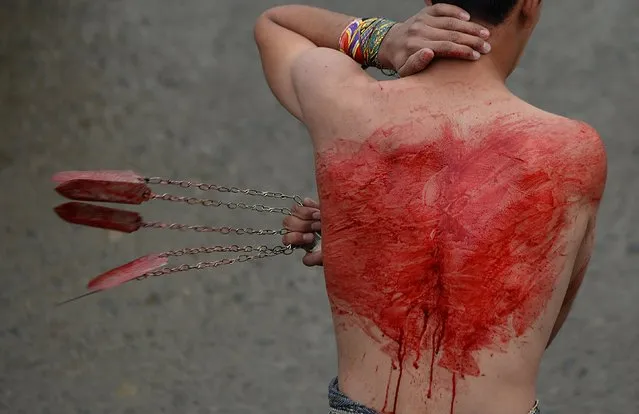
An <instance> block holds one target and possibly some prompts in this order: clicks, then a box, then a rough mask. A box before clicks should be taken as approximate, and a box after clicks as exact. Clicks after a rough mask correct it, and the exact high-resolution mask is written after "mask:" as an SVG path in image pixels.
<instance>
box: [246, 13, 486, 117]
mask: <svg viewBox="0 0 639 414" xmlns="http://www.w3.org/2000/svg"><path fill="white" fill-rule="evenodd" d="M469 18H470V17H469V16H468V14H467V13H465V12H464V11H463V10H461V9H459V8H458V7H455V6H450V5H446V4H438V5H435V6H429V7H426V8H425V9H423V10H422V11H421V12H419V13H418V14H417V15H415V16H413V17H412V18H410V19H408V20H407V21H405V22H403V23H395V22H391V21H389V20H386V19H374V20H367V22H371V21H372V22H373V24H371V26H370V27H371V29H372V30H373V32H374V33H373V36H370V37H369V39H373V40H372V41H371V44H372V45H373V46H372V48H373V49H374V47H375V45H377V46H378V48H377V49H376V50H375V52H376V53H374V56H370V57H369V60H370V61H366V59H363V55H361V54H359V55H358V54H357V53H355V52H354V51H353V50H352V49H348V50H344V51H343V57H342V59H340V60H339V62H334V61H333V62H331V65H332V68H331V70H332V71H333V74H334V75H335V76H336V77H338V78H340V79H351V80H355V79H358V78H359V79H362V80H364V79H370V80H372V78H368V77H367V75H366V74H365V72H364V71H363V70H362V65H365V66H375V67H377V68H379V69H389V70H394V71H397V72H398V73H399V74H400V75H401V76H409V75H411V74H414V73H417V72H420V71H422V70H424V69H425V68H426V67H427V66H428V64H429V63H430V61H431V60H432V59H433V57H434V56H441V57H454V58H462V59H470V60H475V59H478V58H479V56H480V54H479V53H478V51H479V52H482V53H487V52H488V51H489V50H490V48H489V47H487V46H486V45H487V44H486V42H485V40H484V39H486V38H488V36H489V33H488V31H487V30H486V29H485V28H484V27H482V26H479V25H477V24H475V23H471V22H469V21H468V19H469ZM355 21H356V18H355V17H353V16H348V15H345V14H340V13H334V12H331V11H328V10H323V9H319V8H314V7H308V6H298V5H290V6H280V7H275V8H273V9H269V10H267V11H266V12H264V13H263V14H262V15H261V16H260V17H259V18H258V20H257V22H256V24H255V41H256V43H257V46H258V49H259V52H260V57H261V61H262V67H263V70H264V74H265V76H266V80H267V82H268V84H269V87H270V88H271V90H272V91H273V94H274V95H275V96H276V98H277V99H278V100H279V101H280V103H281V104H282V105H283V106H284V107H285V108H286V109H287V110H288V111H289V112H290V113H291V114H292V115H294V116H295V117H296V118H298V119H300V120H302V113H301V109H300V105H299V102H298V99H297V96H296V93H295V87H294V82H293V67H294V65H295V64H296V62H297V61H298V60H299V59H300V57H301V56H302V55H304V54H305V53H306V52H308V51H310V50H312V49H317V48H328V49H333V50H337V51H339V50H340V38H342V39H344V37H342V34H343V33H344V31H345V29H346V28H347V27H349V26H350V25H351V23H353V22H355ZM375 39H377V40H379V43H375V42H376V40H375ZM334 60H335V59H334Z"/></svg>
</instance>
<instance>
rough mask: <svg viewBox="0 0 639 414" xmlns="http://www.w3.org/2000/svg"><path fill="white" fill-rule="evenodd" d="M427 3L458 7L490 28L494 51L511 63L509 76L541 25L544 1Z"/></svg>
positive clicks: (450, 0) (431, 0)
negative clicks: (533, 33)
mask: <svg viewBox="0 0 639 414" xmlns="http://www.w3.org/2000/svg"><path fill="white" fill-rule="evenodd" d="M426 3H427V4H429V5H431V4H437V3H447V4H452V5H455V6H457V7H460V8H462V9H464V10H466V11H467V12H468V13H469V14H470V16H471V19H472V20H473V21H475V22H477V23H481V24H483V25H486V26H489V27H491V41H490V42H491V44H492V46H493V50H494V52H498V50H499V52H498V53H500V54H502V55H503V56H502V59H501V60H510V61H512V62H511V64H512V67H511V68H508V70H509V73H510V72H511V71H512V70H514V68H515V66H516V65H517V63H518V61H519V58H520V57H521V55H522V54H523V51H524V49H525V48H526V45H527V44H528V40H529V39H530V36H531V35H532V32H533V30H534V29H535V26H537V23H538V22H539V17H540V14H541V3H542V0H426Z"/></svg>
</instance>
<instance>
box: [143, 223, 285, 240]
mask: <svg viewBox="0 0 639 414" xmlns="http://www.w3.org/2000/svg"><path fill="white" fill-rule="evenodd" d="M141 227H142V228H150V229H162V230H164V229H166V230H178V231H196V232H199V233H221V234H231V233H235V234H237V235H238V236H242V235H245V234H251V235H258V236H276V235H280V236H283V235H285V234H287V233H289V230H287V229H280V230H268V229H253V228H251V227H246V228H239V229H237V228H233V227H211V226H199V225H195V226H192V225H187V224H179V223H162V222H159V221H155V222H151V223H142V225H141Z"/></svg>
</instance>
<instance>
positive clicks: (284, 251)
mask: <svg viewBox="0 0 639 414" xmlns="http://www.w3.org/2000/svg"><path fill="white" fill-rule="evenodd" d="M294 249H295V248H294V247H291V246H275V247H272V248H271V247H267V246H259V247H253V246H244V247H240V246H226V247H225V246H214V247H198V248H194V249H180V250H174V251H169V252H165V253H164V256H182V255H185V254H200V253H212V252H245V253H251V252H257V254H253V255H248V254H241V255H239V256H237V257H234V258H231V259H220V260H214V261H210V262H200V263H196V264H182V265H179V266H175V267H164V268H162V269H159V270H154V271H152V272H148V273H145V274H143V275H142V276H139V277H137V278H136V280H143V279H146V278H148V277H155V276H166V275H169V274H171V273H177V272H186V271H189V270H201V269H208V268H211V267H213V268H215V267H218V266H224V265H230V264H233V263H242V262H248V261H249V260H255V259H264V258H266V257H273V256H278V255H286V256H288V255H290V254H292V253H293V250H294Z"/></svg>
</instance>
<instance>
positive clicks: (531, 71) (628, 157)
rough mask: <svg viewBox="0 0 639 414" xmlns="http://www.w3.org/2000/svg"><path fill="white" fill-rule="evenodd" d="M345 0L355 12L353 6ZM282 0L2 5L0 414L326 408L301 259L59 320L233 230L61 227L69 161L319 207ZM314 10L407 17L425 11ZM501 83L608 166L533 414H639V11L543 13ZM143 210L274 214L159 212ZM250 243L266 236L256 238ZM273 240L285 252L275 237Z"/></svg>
mask: <svg viewBox="0 0 639 414" xmlns="http://www.w3.org/2000/svg"><path fill="white" fill-rule="evenodd" d="M343 3H346V4H343ZM273 4H274V2H273V1H270V0H269V1H260V2H257V1H247V0H226V1H222V0H217V1H203V0H191V1H169V0H153V1H151V0H148V1H145V0H138V1H124V0H120V1H117V0H113V1H102V2H98V1H87V0H74V1H69V0H67V1H64V0H47V1H46V2H45V1H36V0H24V1H18V0H4V1H2V4H1V5H0V137H1V138H0V185H1V187H0V188H1V189H2V196H1V197H0V211H1V218H0V220H1V221H0V226H1V227H0V237H1V243H0V252H1V260H0V277H1V278H2V279H1V280H2V289H0V350H1V351H2V358H1V359H0V412H2V413H5V412H6V413H12V414H19V413H29V414H32V413H43V414H45V413H50V414H67V413H78V414H80V413H91V414H100V413H119V414H131V413H152V412H153V413H182V414H204V413H207V414H208V413H239V414H241V413H258V412H262V413H265V414H269V413H284V412H286V413H288V412H290V413H293V412H304V413H308V412H312V413H318V414H319V413H323V412H325V404H326V401H325V395H326V386H327V383H328V381H329V380H330V378H331V377H332V376H333V375H334V374H335V346H334V341H333V333H332V327H331V322H330V313H329V309H328V304H327V300H326V298H325V292H324V285H323V280H322V277H321V272H320V271H319V270H317V269H314V270H309V269H306V268H304V267H303V266H301V264H299V260H298V259H299V257H280V258H272V259H268V260H266V261H263V262H261V263H249V264H243V265H237V266H231V267H227V268H220V269H217V270H215V271H205V272H199V273H198V272H194V273H192V274H184V275H179V276H175V277H170V278H163V279H162V278H160V279H155V280H149V281H145V282H139V283H135V284H131V285H128V286H126V287H123V288H121V289H116V290H114V291H111V292H106V293H104V294H101V295H99V296H92V297H90V298H88V299H86V300H84V301H81V302H76V303H74V304H72V305H68V306H66V307H62V308H55V307H53V306H52V305H53V303H55V302H56V301H58V300H60V299H64V298H67V297H69V296H72V295H74V294H77V293H80V292H82V291H83V289H84V284H85V283H86V281H87V280H88V279H89V277H91V276H93V275H95V274H97V273H100V272H101V271H104V270H106V269H109V268H111V267H113V266H115V265H118V264H120V263H124V262H126V261H129V260H131V259H133V258H135V257H138V256H140V255H143V254H146V253H148V252H155V251H163V250H166V249H170V248H176V247H182V246H184V245H198V244H214V243H215V244H217V243H226V242H229V241H237V242H243V241H242V240H240V239H232V238H231V240H228V239H227V238H224V237H217V236H214V237H204V236H203V235H189V236H188V237H187V236H186V235H184V234H169V233H168V232H153V231H147V232H140V233H137V234H134V235H126V236H123V237H118V236H117V235H114V234H111V233H107V232H103V231H99V230H93V229H87V228H77V227H72V226H70V225H67V224H65V223H63V222H61V221H60V220H58V219H57V218H56V217H55V215H54V214H53V212H52V211H51V207H53V206H54V205H55V204H57V203H59V202H61V201H62V200H61V198H59V197H58V196H57V195H56V194H55V193H54V192H53V189H52V188H53V186H52V184H51V183H50V181H49V177H50V176H51V175H52V174H53V173H54V172H56V171H59V170H65V169H97V168H103V169H134V170H136V171H139V172H141V173H144V174H148V175H164V176H171V177H175V178H195V179H200V180H204V181H209V182H217V183H224V184H229V185H238V186H251V187H256V188H266V189H274V190H279V191H284V192H290V193H296V194H302V195H314V194H315V187H314V178H313V168H312V167H313V164H312V153H311V148H310V145H309V142H308V138H307V136H306V133H305V131H304V129H303V128H302V127H301V126H300V125H299V124H298V123H297V122H296V121H295V120H293V119H292V118H291V117H289V116H288V115H287V114H286V113H285V111H284V110H282V109H281V108H280V107H279V105H278V104H277V102H276V101H275V99H274V98H273V97H272V96H271V95H270V93H269V90H268V87H267V86H266V84H265V82H264V80H263V78H262V75H261V71H260V65H259V62H258V60H257V52H256V48H255V46H254V44H253V39H252V25H253V22H254V20H255V18H256V17H257V16H258V14H259V13H260V12H261V11H262V10H264V9H266V8H267V7H269V6H271V5H273ZM313 4H316V5H320V6H324V7H329V8H333V9H336V10H340V11H345V12H349V13H353V14H359V15H362V14H367V15H370V14H384V15H387V16H390V17H393V18H402V17H407V16H408V15H410V14H412V13H413V12H414V11H416V10H417V9H418V8H419V7H420V2H419V1H418V0H395V1H393V2H382V1H364V0H356V1H349V2H340V1H337V0H330V1H329V0H323V1H319V0H318V1H317V2H315V3H313ZM545 7H546V9H545V13H544V16H543V18H542V23H541V24H540V27H539V29H538V31H537V33H536V35H535V37H534V39H533V40H532V42H531V45H530V47H529V49H528V53H527V54H526V56H525V58H524V59H523V61H522V64H521V68H520V69H519V70H518V71H517V72H516V73H515V74H514V75H513V76H512V80H511V85H512V87H513V88H514V90H515V91H516V92H517V93H518V94H520V95H521V96H522V97H524V98H526V99H528V100H529V101H530V102H532V103H533V104H535V105H537V106H540V107H542V108H544V109H547V110H549V111H554V112H558V113H561V114H564V115H567V116H570V117H575V118H580V119H583V120H585V121H587V122H589V123H590V124H592V125H593V126H595V127H596V128H597V129H598V130H599V131H600V133H601V135H602V136H603V139H604V140H605V143H606V146H607V150H608V155H609V163H610V167H609V181H608V187H607V192H606V198H605V202H604V203H603V207H602V213H601V219H600V222H599V233H598V237H597V246H596V254H595V257H594V259H593V263H592V266H591V270H590V272H589V274H588V277H587V280H586V283H585V285H584V287H583V292H582V294H581V295H580V297H579V299H578V300H577V303H576V305H575V308H574V313H573V314H572V316H571V317H570V319H569V320H568V322H567V325H566V327H565V328H564V330H563V332H562V333H561V334H560V336H559V338H558V339H557V342H556V343H555V344H554V346H553V347H552V349H551V350H550V351H549V352H548V355H547V358H546V360H545V362H544V364H543V369H542V372H541V376H540V383H539V389H540V396H541V398H542V399H543V404H544V413H551V414H553V413H554V414H559V413H561V414H577V413H580V414H581V413H588V414H608V413H610V414H621V413H624V414H625V413H637V412H639V353H638V352H639V328H638V327H639V306H638V302H637V298H638V297H639V279H638V276H639V274H638V271H639V260H638V259H639V228H638V227H639V136H638V135H637V134H638V132H637V131H638V130H639V118H638V115H639V95H638V94H637V89H638V87H639V72H638V71H637V67H639V36H638V35H637V33H639V3H637V1H636V0H610V1H595V0H561V1H557V0H553V1H547V4H546V6H545ZM141 210H142V211H143V212H144V214H145V216H147V217H149V218H158V219H165V220H179V221H182V222H185V223H191V224H198V223H208V224H213V225H215V224H244V223H247V224H249V225H253V226H259V225H261V224H263V223H266V224H267V225H269V226H273V227H277V226H278V224H279V219H280V218H279V217H278V216H275V215H261V216H255V215H251V214H238V215H236V214H232V213H231V212H229V211H226V210H222V209H206V208H204V207H200V208H198V207H191V208H178V207H175V206H169V205H166V204H165V203H152V204H149V205H146V206H143V207H142V208H141ZM252 240H253V241H255V242H260V241H267V242H271V239H268V240H255V239H252ZM272 242H273V243H277V242H278V240H277V239H273V240H272Z"/></svg>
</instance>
